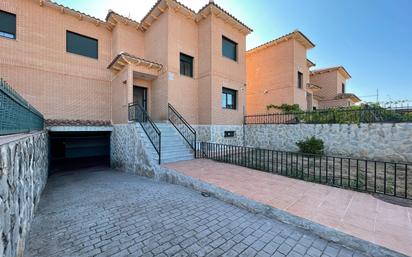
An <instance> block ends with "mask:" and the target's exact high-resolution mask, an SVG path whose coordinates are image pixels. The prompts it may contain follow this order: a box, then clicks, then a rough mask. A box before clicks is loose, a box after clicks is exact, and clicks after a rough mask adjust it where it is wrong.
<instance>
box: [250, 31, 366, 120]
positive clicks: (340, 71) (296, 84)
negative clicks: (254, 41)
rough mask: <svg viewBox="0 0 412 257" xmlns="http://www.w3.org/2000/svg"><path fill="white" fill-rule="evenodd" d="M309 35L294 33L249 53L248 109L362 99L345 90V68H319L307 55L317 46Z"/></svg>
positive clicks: (314, 106) (312, 107) (309, 106)
mask: <svg viewBox="0 0 412 257" xmlns="http://www.w3.org/2000/svg"><path fill="white" fill-rule="evenodd" d="M314 47H315V44H314V43H312V42H311V41H310V40H309V39H308V37H306V36H305V35H304V34H303V33H302V32H300V31H298V30H295V31H293V32H292V33H289V34H287V35H284V36H282V37H280V38H277V39H275V40H272V41H270V42H268V43H265V44H263V45H260V46H258V47H256V48H253V49H251V50H249V51H247V53H246V71H247V76H246V77H247V90H246V112H247V113H248V114H249V115H253V114H259V113H267V112H273V111H275V112H276V110H274V109H268V108H267V107H268V106H281V105H282V104H287V105H295V104H296V105H299V107H300V109H302V110H308V111H310V110H315V109H318V108H319V109H325V108H331V107H345V106H352V105H354V104H355V103H357V102H359V101H360V99H359V98H358V97H357V96H356V95H354V94H350V93H347V92H346V91H345V87H346V81H347V80H348V79H349V78H350V75H349V73H348V72H347V71H346V70H345V68H343V67H341V66H339V67H336V68H329V69H319V70H314V71H310V69H311V68H312V67H314V66H315V63H313V62H312V61H311V60H309V59H308V58H307V53H308V51H309V50H310V49H312V48H314Z"/></svg>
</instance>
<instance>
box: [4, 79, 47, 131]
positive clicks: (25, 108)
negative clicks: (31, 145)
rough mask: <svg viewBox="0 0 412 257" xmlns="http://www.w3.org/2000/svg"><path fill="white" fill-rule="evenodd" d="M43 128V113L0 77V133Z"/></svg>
mask: <svg viewBox="0 0 412 257" xmlns="http://www.w3.org/2000/svg"><path fill="white" fill-rule="evenodd" d="M43 129H44V117H43V115H42V114H41V113H40V112H39V111H37V110H36V109H35V108H34V107H33V106H31V105H30V104H29V103H28V102H27V101H26V100H24V98H23V97H21V96H20V95H19V94H18V93H17V92H16V91H14V90H13V89H12V88H11V87H10V86H9V85H8V84H7V83H6V81H4V80H3V79H0V135H8V134H16V133H26V132H30V131H36V130H43Z"/></svg>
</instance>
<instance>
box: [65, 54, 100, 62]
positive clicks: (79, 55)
mask: <svg viewBox="0 0 412 257" xmlns="http://www.w3.org/2000/svg"><path fill="white" fill-rule="evenodd" d="M66 54H69V55H73V56H76V57H83V58H86V59H88V60H94V61H97V62H98V61H99V58H97V59H96V58H93V57H89V56H85V55H81V54H76V53H71V52H67V51H66Z"/></svg>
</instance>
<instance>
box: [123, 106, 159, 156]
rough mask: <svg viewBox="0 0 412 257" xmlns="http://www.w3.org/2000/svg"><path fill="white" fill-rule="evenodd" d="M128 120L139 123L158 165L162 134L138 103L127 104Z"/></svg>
mask: <svg viewBox="0 0 412 257" xmlns="http://www.w3.org/2000/svg"><path fill="white" fill-rule="evenodd" d="M129 120H130V121H136V122H139V123H140V125H141V126H142V128H143V130H144V132H145V133H146V135H147V137H148V138H149V140H150V143H152V145H153V147H154V148H155V150H156V152H157V154H158V156H159V164H160V163H161V157H162V133H161V132H160V130H159V128H158V127H157V126H156V124H155V123H154V122H153V121H152V119H151V118H150V116H149V114H148V113H147V111H146V110H145V109H144V108H143V107H142V106H141V105H140V104H138V103H130V104H129Z"/></svg>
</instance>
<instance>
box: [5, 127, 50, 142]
mask: <svg viewBox="0 0 412 257" xmlns="http://www.w3.org/2000/svg"><path fill="white" fill-rule="evenodd" d="M44 132H45V131H44V130H42V131H36V132H31V133H20V134H13V135H5V136H0V146H1V145H5V144H8V143H11V142H15V141H19V140H21V139H24V138H26V137H31V136H33V135H36V134H40V133H44Z"/></svg>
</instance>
